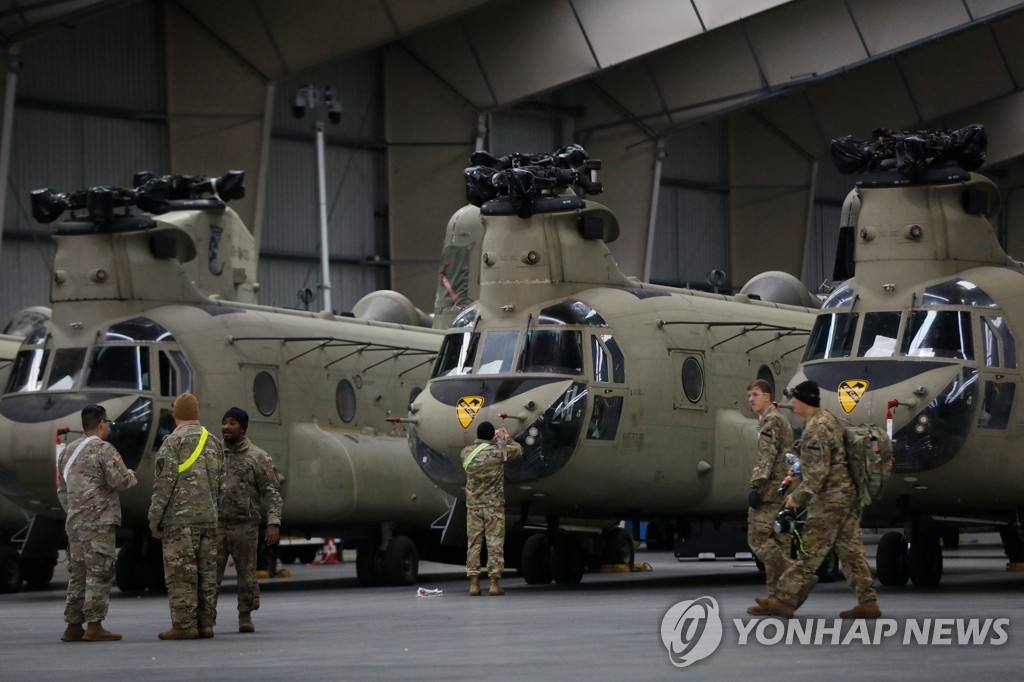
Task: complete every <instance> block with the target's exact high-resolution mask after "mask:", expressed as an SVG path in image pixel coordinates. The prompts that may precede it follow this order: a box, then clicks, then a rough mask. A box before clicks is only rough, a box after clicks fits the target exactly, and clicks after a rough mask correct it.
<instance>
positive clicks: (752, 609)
mask: <svg viewBox="0 0 1024 682" xmlns="http://www.w3.org/2000/svg"><path fill="white" fill-rule="evenodd" d="M757 601H758V602H759V603H758V604H757V605H756V606H749V607H747V613H748V614H750V615H751V616H770V615H772V612H771V611H769V610H768V609H767V607H764V606H761V604H760V601H761V599H758V600H757ZM764 601H765V602H767V601H768V600H767V599H764Z"/></svg>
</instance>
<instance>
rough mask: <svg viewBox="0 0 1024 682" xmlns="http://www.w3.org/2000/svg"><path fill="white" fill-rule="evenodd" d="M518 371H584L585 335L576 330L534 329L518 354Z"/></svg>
mask: <svg viewBox="0 0 1024 682" xmlns="http://www.w3.org/2000/svg"><path fill="white" fill-rule="evenodd" d="M517 371H519V372H544V373H550V374H575V375H580V374H583V338H582V334H580V332H579V331H575V330H548V329H533V330H531V331H529V332H527V334H526V339H525V340H524V341H523V351H522V353H520V355H519V367H518V370H517Z"/></svg>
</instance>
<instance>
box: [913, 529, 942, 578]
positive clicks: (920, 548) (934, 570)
mask: <svg viewBox="0 0 1024 682" xmlns="http://www.w3.org/2000/svg"><path fill="white" fill-rule="evenodd" d="M907 566H908V568H909V569H910V581H911V582H912V583H914V585H916V586H917V587H935V586H936V585H938V584H939V582H940V581H941V580H942V546H941V545H939V534H938V533H936V532H934V531H924V532H920V533H918V534H917V539H916V540H911V542H910V549H909V550H907Z"/></svg>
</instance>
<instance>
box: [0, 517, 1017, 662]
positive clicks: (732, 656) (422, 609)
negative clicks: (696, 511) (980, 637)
mask: <svg viewBox="0 0 1024 682" xmlns="http://www.w3.org/2000/svg"><path fill="white" fill-rule="evenodd" d="M990 539H991V538H987V539H986V538H984V537H983V538H982V543H978V542H977V540H978V538H973V537H972V536H968V535H965V536H964V541H963V544H962V545H961V548H960V549H958V550H955V551H947V552H946V560H945V563H946V571H945V574H944V577H943V580H942V584H941V585H940V586H939V587H936V588H929V589H922V588H915V587H913V586H907V587H899V588H880V590H879V601H880V603H881V606H882V609H883V616H884V617H885V618H889V619H892V623H891V625H889V627H891V628H895V629H896V631H897V634H896V635H895V636H891V637H885V638H882V643H881V644H880V645H878V646H875V645H873V644H868V645H865V644H863V643H862V641H861V640H860V639H857V640H856V641H855V642H854V643H852V644H848V645H845V646H844V645H842V644H831V643H830V637H831V635H826V637H825V643H823V644H819V645H813V644H810V645H800V644H790V645H787V644H785V641H784V640H783V642H782V643H779V644H775V645H766V644H763V643H758V642H757V641H755V636H754V634H751V637H750V642H748V643H747V644H746V645H741V644H740V633H739V630H737V627H736V625H735V624H734V622H733V619H740V620H741V625H743V627H746V626H747V625H746V623H747V621H748V617H747V616H746V613H745V610H746V608H747V606H749V605H751V604H752V603H753V597H754V596H757V595H760V594H762V593H763V585H762V583H761V577H760V575H759V574H758V573H757V571H756V569H754V567H753V564H752V563H750V562H746V561H728V560H719V561H715V562H701V561H685V562H678V561H676V560H675V558H674V557H673V556H672V555H671V554H669V553H647V552H640V553H638V555H637V559H638V561H646V562H649V563H650V564H651V565H652V567H653V569H654V570H653V571H651V572H647V573H608V574H588V575H586V576H584V578H583V582H582V583H581V584H580V585H576V586H572V587H564V586H559V585H546V586H530V585H526V584H525V583H524V582H523V581H522V579H520V578H518V577H516V576H515V574H514V573H512V574H510V575H509V576H507V578H506V580H505V581H504V582H505V585H506V587H507V588H508V594H507V596H505V597H501V598H498V597H488V596H483V597H478V598H470V597H469V596H468V595H467V594H466V591H467V587H466V582H465V579H464V578H461V577H459V576H458V570H457V568H456V570H455V571H454V572H453V567H451V566H442V565H438V564H424V565H423V566H422V567H421V578H420V581H419V585H420V586H423V587H427V588H437V589H441V590H443V591H444V594H443V595H442V596H439V597H429V598H420V597H417V596H416V586H413V587H385V588H361V587H358V586H357V585H356V583H355V577H354V576H355V566H354V562H353V559H354V553H353V552H346V553H345V559H346V562H345V563H342V564H338V565H325V566H311V565H309V566H296V565H293V566H289V567H288V568H289V569H291V570H292V572H293V574H294V575H293V577H291V578H274V579H271V580H268V581H264V582H263V607H262V609H261V610H260V611H258V612H257V613H256V614H254V619H253V620H254V622H255V624H256V632H255V633H254V634H245V635H243V634H239V633H238V632H236V631H235V630H236V628H235V627H234V626H235V619H234V592H233V589H226V590H225V593H224V595H223V596H222V599H221V619H220V620H221V624H220V625H219V626H218V629H217V634H216V637H215V638H214V639H212V640H198V641H185V642H161V641H159V640H158V639H157V637H156V634H157V632H158V631H160V630H162V629H165V628H166V627H168V626H169V617H168V607H167V601H166V598H165V597H159V596H155V597H150V596H126V595H122V594H120V593H118V592H117V590H116V589H115V591H114V594H113V595H112V599H111V605H110V614H109V616H108V618H107V621H106V623H105V625H106V626H107V627H108V628H109V629H111V630H114V631H117V632H121V633H123V634H124V636H125V638H124V640H123V641H121V642H112V643H73V644H69V643H64V642H61V641H59V638H60V634H61V632H62V631H63V628H64V623H63V622H62V614H63V593H64V589H65V587H66V574H64V573H63V571H62V570H59V571H58V575H57V576H56V578H55V580H54V583H53V584H52V585H51V587H50V588H49V589H47V590H43V591H38V592H22V593H19V594H12V595H0V678H2V679H4V680H6V681H14V680H51V679H52V680H57V679H60V680H67V679H102V680H110V679H118V680H119V679H125V680H128V679H131V680H139V679H146V680H163V679H166V680H175V681H178V682H180V681H181V680H183V679H190V680H198V679H218V680H226V679H254V680H265V679H266V680H270V679H276V680H290V679H300V678H301V679H304V680H317V679H330V680H336V679H337V680H341V679H344V680H348V679H398V678H402V679H432V680H438V679H471V678H476V679H485V678H490V679H521V680H552V679H556V680H561V679H564V680H580V679H587V680H589V679H601V680H604V679H608V680H611V679H616V680H624V679H625V680H648V679H650V680H671V679H684V678H685V677H686V676H688V675H691V674H697V675H699V676H700V678H701V679H702V680H703V679H731V680H737V679H739V680H744V679H745V680H754V679H782V678H786V679H792V680H802V679H813V680H822V679H827V678H830V677H835V676H843V677H846V676H851V677H855V678H857V679H911V678H914V679H926V678H939V679H949V678H957V679H964V678H969V677H975V678H976V679H981V677H982V676H984V677H985V678H1002V679H1012V678H1016V677H1017V675H1018V674H1019V670H1020V659H1019V653H1018V652H1019V649H1018V647H1019V642H1018V637H1019V636H1020V635H1019V630H1020V628H1021V627H1024V600H1021V598H1020V597H1021V593H1022V592H1024V573H1007V572H1006V571H1005V570H1004V565H1005V557H1003V555H1002V550H1001V547H999V546H998V545H995V544H987V543H988V542H989V540H990ZM870 553H873V547H869V554H870ZM225 584H226V585H227V584H229V583H228V580H227V579H226V580H225ZM701 596H710V597H713V598H714V599H715V600H717V602H718V605H719V607H720V609H721V617H722V621H723V637H722V641H721V644H720V646H719V647H718V648H717V650H716V651H714V653H713V654H711V655H710V656H709V657H707V658H705V659H704V660H699V661H696V662H695V663H693V664H692V665H691V666H690V667H688V668H678V667H675V666H673V665H672V664H671V663H670V661H669V656H668V651H667V649H666V647H665V646H664V645H663V643H662V636H661V627H662V619H663V617H664V616H665V615H666V612H668V611H669V609H671V608H672V607H673V605H675V604H676V603H678V602H680V601H683V600H691V599H696V598H698V597H701ZM853 603H854V599H853V595H852V593H851V592H850V589H849V588H848V587H847V585H846V583H845V582H842V581H840V582H836V583H832V584H827V585H820V586H819V587H818V589H816V590H815V592H814V593H813V594H812V595H811V597H810V599H809V600H808V602H807V603H806V604H805V605H804V607H803V608H802V609H801V611H800V614H799V615H800V616H801V618H800V619H799V621H797V622H799V623H801V624H804V625H806V624H807V622H808V619H819V618H820V619H825V624H826V625H828V624H831V623H832V619H834V618H835V617H836V616H837V615H838V612H839V611H840V610H842V609H845V608H848V607H850V606H852V605H853ZM926 618H952V619H958V618H959V619H964V618H982V619H986V618H1007V619H1009V622H1008V624H1007V625H1006V626H1005V633H1006V635H1007V637H1006V638H1005V639H1006V640H1007V641H1006V643H1004V644H1002V645H997V644H993V643H992V639H991V638H989V639H987V640H985V641H986V642H987V643H983V644H976V645H958V644H957V643H956V642H957V635H956V625H955V624H954V625H953V626H952V632H953V634H952V637H951V639H952V643H950V644H930V645H921V644H916V643H911V644H904V643H903V641H902V638H903V635H904V633H905V630H906V628H907V627H908V620H914V622H915V623H917V624H921V623H922V622H923V619H926ZM769 620H774V619H769ZM775 622H778V621H775ZM851 626H852V624H851V623H850V622H847V623H845V624H844V625H842V636H843V637H845V636H847V635H848V634H849V632H850V631H849V628H850V627H851ZM875 627H877V624H874V623H872V624H870V625H869V630H868V632H869V634H870V633H874V628H875ZM776 628H777V626H775V625H766V626H762V632H763V634H764V635H765V636H766V637H767V638H769V639H770V638H771V636H772V635H774V634H775V632H776ZM751 632H752V633H754V632H756V626H754V630H751ZM945 639H946V638H945V637H940V640H945ZM997 639H998V638H997Z"/></svg>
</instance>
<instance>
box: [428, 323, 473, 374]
mask: <svg viewBox="0 0 1024 682" xmlns="http://www.w3.org/2000/svg"><path fill="white" fill-rule="evenodd" d="M479 342H480V334H479V333H478V332H461V333H455V334H451V333H450V334H448V335H447V336H445V337H444V341H443V342H442V343H441V351H440V352H439V353H438V354H437V362H436V363H435V365H434V372H433V374H431V377H432V378H433V377H447V376H457V375H460V374H472V373H473V362H474V360H476V347H477V344H478V343H479Z"/></svg>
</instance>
